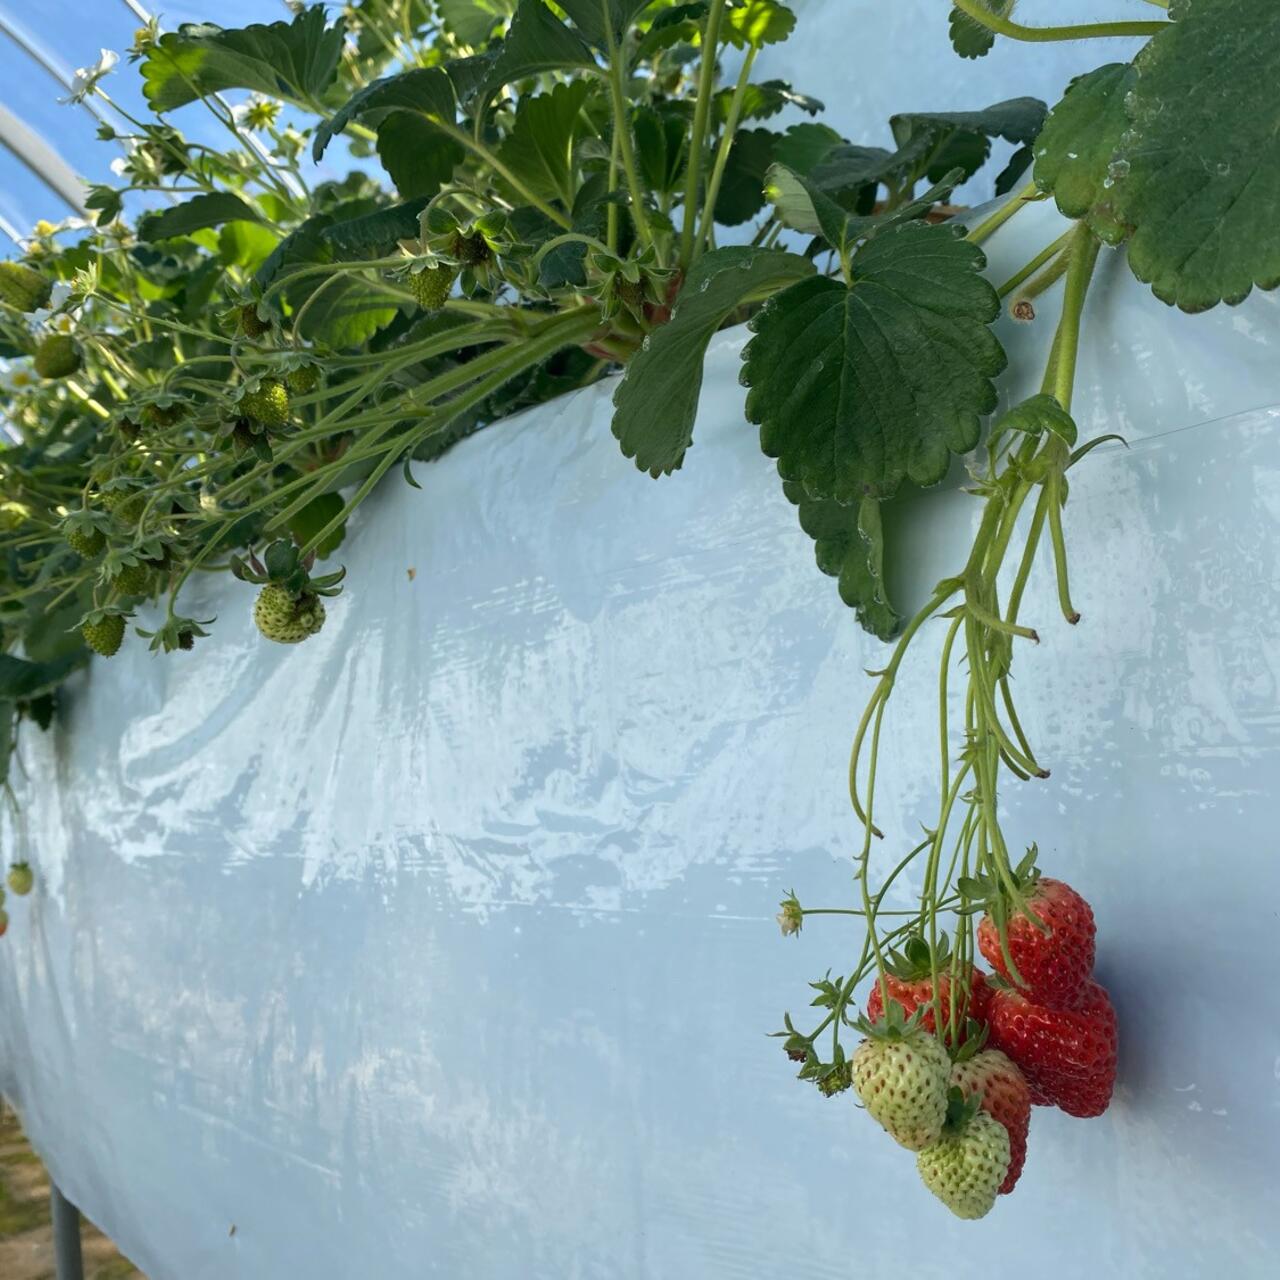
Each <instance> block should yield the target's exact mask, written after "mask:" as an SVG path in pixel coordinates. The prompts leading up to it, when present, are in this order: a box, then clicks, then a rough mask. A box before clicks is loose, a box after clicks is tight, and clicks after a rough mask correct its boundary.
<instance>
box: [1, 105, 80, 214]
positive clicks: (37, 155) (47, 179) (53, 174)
mask: <svg viewBox="0 0 1280 1280" xmlns="http://www.w3.org/2000/svg"><path fill="white" fill-rule="evenodd" d="M0 145H3V146H4V148H5V150H6V151H8V152H9V153H10V154H11V155H13V156H14V158H15V159H17V160H19V161H20V162H21V163H22V164H23V165H25V166H26V168H27V169H29V170H30V172H31V173H32V174H33V175H34V176H35V177H36V178H38V179H39V180H40V181H41V182H42V183H44V185H45V186H46V187H48V188H49V190H50V191H52V192H53V193H54V194H55V195H56V196H58V198H59V199H61V200H63V201H65V202H66V204H68V205H69V206H70V207H71V208H72V210H74V212H76V213H78V214H80V215H81V216H83V215H84V214H85V213H86V209H85V205H84V198H83V195H84V182H83V180H82V179H81V178H80V176H79V174H77V173H76V171H75V170H74V169H73V168H72V167H71V166H70V165H69V164H68V163H67V162H66V161H65V160H64V159H63V158H62V156H60V155H59V154H58V152H57V151H56V150H54V148H53V147H52V146H50V145H49V143H48V142H46V141H45V140H44V138H42V137H41V136H40V134H38V133H37V132H36V131H35V130H34V129H33V128H32V127H31V126H30V125H29V124H27V123H26V122H25V121H24V120H22V119H21V118H20V117H18V116H16V115H14V113H13V112H12V111H10V110H9V108H8V107H6V106H5V105H4V104H3V103H0Z"/></svg>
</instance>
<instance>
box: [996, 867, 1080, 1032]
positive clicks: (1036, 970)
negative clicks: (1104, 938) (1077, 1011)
mask: <svg viewBox="0 0 1280 1280" xmlns="http://www.w3.org/2000/svg"><path fill="white" fill-rule="evenodd" d="M1026 901H1027V906H1028V907H1029V908H1030V909H1031V910H1032V911H1034V912H1035V914H1036V915H1037V916H1038V917H1039V919H1040V920H1041V921H1042V922H1043V923H1044V924H1045V925H1046V926H1047V927H1048V933H1043V932H1041V930H1040V927H1039V926H1038V925H1037V924H1036V923H1035V922H1034V921H1032V920H1030V919H1028V918H1027V916H1026V915H1024V914H1023V913H1022V912H1020V911H1019V912H1017V913H1015V914H1013V915H1011V916H1010V917H1009V919H1008V922H1007V925H1006V929H1005V932H1006V934H1007V937H1008V942H1009V955H1010V956H1011V957H1012V959H1013V963H1014V964H1015V965H1016V966H1017V970H1018V976H1019V977H1020V978H1021V979H1022V981H1021V982H1018V981H1017V979H1016V978H1015V977H1014V976H1013V974H1012V973H1011V972H1010V970H1009V967H1008V964H1007V963H1006V961H1005V957H1004V951H1003V950H1002V948H1001V946H1000V933H999V930H998V929H997V927H996V922H995V920H993V919H992V917H991V916H990V914H988V915H986V916H984V917H983V918H982V923H981V924H980V925H978V947H979V948H980V949H981V951H982V954H983V955H984V956H985V957H986V958H987V960H988V961H989V962H990V964H991V967H992V968H993V969H995V970H996V972H997V973H999V974H1000V975H1001V976H1002V977H1004V978H1006V979H1007V980H1008V981H1010V982H1012V983H1014V985H1016V986H1017V987H1018V988H1019V989H1020V990H1021V991H1022V992H1023V994H1024V995H1026V996H1027V997H1028V998H1029V999H1030V1000H1032V1001H1034V1002H1035V1003H1036V1004H1041V1005H1048V1006H1051V1007H1054V1008H1059V1009H1069V1008H1071V1007H1072V1006H1073V1005H1074V1004H1075V1003H1076V1001H1077V999H1078V998H1079V996H1080V993H1081V991H1082V989H1083V988H1084V984H1085V983H1086V982H1087V981H1088V980H1089V975H1090V974H1091V973H1092V972H1093V953H1094V933H1095V928H1094V923H1093V912H1092V911H1091V910H1090V909H1089V904H1088V903H1087V902H1086V901H1085V900H1084V899H1083V898H1082V897H1081V896H1080V895H1079V894H1078V893H1077V892H1076V891H1075V890H1074V889H1072V888H1071V887H1070V885H1065V884H1063V883H1062V881H1061V880H1047V879H1044V880H1037V881H1036V882H1035V883H1034V884H1033V885H1031V886H1030V890H1029V892H1028V893H1027V895H1026Z"/></svg>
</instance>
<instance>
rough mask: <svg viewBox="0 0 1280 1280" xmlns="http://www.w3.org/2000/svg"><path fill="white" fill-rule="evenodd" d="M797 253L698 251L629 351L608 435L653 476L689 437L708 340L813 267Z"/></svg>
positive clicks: (676, 458)
mask: <svg viewBox="0 0 1280 1280" xmlns="http://www.w3.org/2000/svg"><path fill="white" fill-rule="evenodd" d="M813 270H814V268H813V264H812V263H811V262H810V261H809V260H808V259H807V258H802V257H800V255H798V254H794V253H783V252H781V251H779V250H775V249H763V250H762V249H752V248H750V247H749V246H746V245H731V246H728V247H726V248H723V249H714V250H712V251H711V252H710V253H706V254H703V256H702V257H701V258H699V259H698V261H697V263H696V264H695V265H694V266H693V268H692V269H691V270H690V272H689V274H688V276H687V277H686V278H685V282H684V287H683V288H682V289H681V291H680V295H679V297H678V298H677V299H676V305H675V308H674V310H673V311H672V313H671V319H670V320H669V321H668V322H667V323H666V324H665V325H663V326H662V327H661V328H659V329H656V330H654V332H653V333H651V334H650V335H649V337H648V338H647V339H646V341H645V345H644V347H643V348H642V349H641V350H640V351H638V352H637V353H636V354H635V356H633V357H632V359H631V363H630V364H629V365H628V366H627V372H626V375H625V377H624V378H623V379H622V381H621V382H619V383H618V388H617V390H616V391H615V392H614V396H613V404H614V415H613V434H614V435H615V436H617V438H618V443H619V444H620V445H621V446H622V452H623V453H624V454H626V456H627V457H628V458H634V459H635V463H636V466H637V467H638V468H639V469H640V470H641V471H647V472H648V473H649V474H650V475H651V476H654V477H655V478H656V477H657V476H659V475H662V474H663V473H670V472H672V471H675V470H676V469H677V468H678V467H679V466H680V464H681V463H682V462H683V461H684V455H685V451H686V450H687V449H688V448H689V446H690V444H691V443H692V442H693V420H694V416H695V415H696V413H697V411H698V394H699V392H700V391H701V390H702V362H703V356H704V355H705V354H706V349H707V343H709V342H710V341H711V337H712V335H713V334H714V333H715V332H716V330H718V329H719V328H720V326H721V325H722V324H723V323H724V321H725V318H726V317H727V316H728V315H729V314H730V312H732V311H733V310H735V309H736V308H737V307H739V306H741V305H742V304H743V303H744V302H747V301H749V300H751V299H753V298H760V297H763V296H766V295H767V294H769V293H772V292H773V291H775V290H777V289H780V288H783V287H785V286H786V285H789V284H791V283H792V282H793V281H796V280H801V279H803V278H804V277H806V276H810V275H812V274H813Z"/></svg>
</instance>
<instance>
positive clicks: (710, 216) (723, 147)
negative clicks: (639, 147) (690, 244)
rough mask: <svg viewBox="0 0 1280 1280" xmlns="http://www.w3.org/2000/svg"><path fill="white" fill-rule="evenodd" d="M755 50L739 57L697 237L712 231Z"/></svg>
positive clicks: (748, 85)
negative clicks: (739, 64)
mask: <svg viewBox="0 0 1280 1280" xmlns="http://www.w3.org/2000/svg"><path fill="white" fill-rule="evenodd" d="M758 52H759V49H758V48H757V46H755V45H752V46H751V47H750V48H749V49H748V50H747V56H746V57H745V58H743V60H742V70H741V71H740V72H739V73H738V83H737V84H736V85H734V88H733V98H732V99H731V100H730V102H729V118H728V119H727V120H726V121H725V124H724V129H723V131H722V132H721V134H720V143H719V145H718V146H717V147H716V159H715V164H714V165H713V166H712V169H711V179H710V181H709V182H708V183H707V195H706V199H705V200H704V201H703V208H702V226H701V227H700V229H699V232H698V236H699V240H700V241H705V240H706V239H707V237H708V236H709V235H710V234H711V228H712V226H713V225H714V223H715V220H716V218H715V211H716V198H717V197H718V196H719V195H720V184H721V182H722V181H723V180H724V171H725V166H726V165H727V164H728V163H729V152H730V151H731V150H732V149H733V139H734V136H735V135H736V133H737V131H738V121H739V120H740V119H741V117H742V104H743V102H744V101H745V99H746V96H747V89H748V88H749V87H750V80H751V68H752V67H753V66H754V65H755V61H756V54H757V53H758Z"/></svg>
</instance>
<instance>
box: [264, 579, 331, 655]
mask: <svg viewBox="0 0 1280 1280" xmlns="http://www.w3.org/2000/svg"><path fill="white" fill-rule="evenodd" d="M253 621H254V623H255V624H256V625H257V628H258V630H259V631H261V632H262V634H263V635H264V636H266V638H267V639H268V640H274V641H275V642H276V644H300V643H301V642H302V641H303V640H305V639H307V637H308V636H313V635H315V634H316V632H317V631H319V630H320V628H321V627H322V626H324V604H323V603H322V602H321V601H320V600H319V599H318V598H317V597H316V596H313V595H311V594H309V593H307V592H304V593H303V594H302V595H301V596H298V597H296V598H295V597H294V595H293V594H292V593H291V592H290V591H289V590H287V589H286V588H285V587H282V586H280V585H279V584H278V583H274V582H268V583H267V585H266V586H265V587H263V588H262V590H261V591H259V592H258V598H257V600H255V601H254V604H253Z"/></svg>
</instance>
